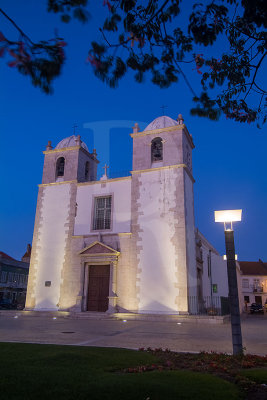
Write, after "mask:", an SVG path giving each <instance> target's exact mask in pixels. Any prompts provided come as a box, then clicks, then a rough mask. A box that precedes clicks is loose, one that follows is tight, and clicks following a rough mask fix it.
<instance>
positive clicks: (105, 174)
mask: <svg viewBox="0 0 267 400" xmlns="http://www.w3.org/2000/svg"><path fill="white" fill-rule="evenodd" d="M102 168H103V169H104V170H105V172H104V175H103V176H102V177H101V178H100V180H101V181H106V180H107V179H108V175H107V169H108V168H109V166H108V165H107V164H105V165H104V167H102Z"/></svg>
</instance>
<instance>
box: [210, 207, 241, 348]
mask: <svg viewBox="0 0 267 400" xmlns="http://www.w3.org/2000/svg"><path fill="white" fill-rule="evenodd" d="M241 215H242V210H222V211H215V222H223V223H224V234H225V248H226V259H227V275H228V287H229V298H230V315H231V328H232V343H233V354H234V355H237V354H243V345H242V332H241V323H240V311H239V301H238V287H237V277H236V262H235V244H234V231H233V222H235V221H241Z"/></svg>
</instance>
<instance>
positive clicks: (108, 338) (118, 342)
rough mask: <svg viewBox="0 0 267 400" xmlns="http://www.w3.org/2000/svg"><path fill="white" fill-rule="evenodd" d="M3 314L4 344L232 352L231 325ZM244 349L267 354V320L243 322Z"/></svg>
mask: <svg viewBox="0 0 267 400" xmlns="http://www.w3.org/2000/svg"><path fill="white" fill-rule="evenodd" d="M53 318H55V317H53V316H38V317H32V316H24V315H23V313H20V314H19V313H18V314H16V313H14V314H12V313H7V314H5V313H3V312H2V313H1V315H0V341H1V342H23V343H52V344H64V345H80V346H99V347H123V348H130V349H138V348H140V347H152V348H157V347H162V348H169V349H171V350H174V351H185V352H187V351H190V352H199V351H217V352H227V353H231V352H232V341H231V340H232V338H231V325H230V323H226V324H222V325H220V324H218V325H217V324H207V323H201V324H196V323H192V322H184V323H177V322H173V321H172V322H162V321H160V322H155V321H125V322H123V321H121V320H114V319H100V320H97V319H70V318H63V317H57V318H56V319H53ZM242 334H243V346H244V347H245V348H246V352H247V353H252V354H259V355H266V354H267V315H266V314H265V315H264V316H263V315H245V316H244V317H242Z"/></svg>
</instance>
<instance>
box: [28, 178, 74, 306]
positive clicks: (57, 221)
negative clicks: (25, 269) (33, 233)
mask: <svg viewBox="0 0 267 400" xmlns="http://www.w3.org/2000/svg"><path fill="white" fill-rule="evenodd" d="M69 193H70V185H69V184H63V185H53V186H45V187H44V194H43V202H42V209H41V224H40V227H39V243H38V251H37V265H36V267H37V268H36V270H37V275H36V286H35V294H36V302H35V310H57V309H58V306H57V304H58V302H59V295H60V285H61V272H62V268H63V263H64V257H65V246H66V239H67V228H66V226H65V224H66V222H67V220H68V216H69V206H70V194H69ZM46 281H51V286H50V287H46V286H45V282H46Z"/></svg>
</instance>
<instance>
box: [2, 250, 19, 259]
mask: <svg viewBox="0 0 267 400" xmlns="http://www.w3.org/2000/svg"><path fill="white" fill-rule="evenodd" d="M0 257H3V258H7V259H8V260H15V258H13V257H10V256H9V255H8V254H6V253H4V252H3V251H0Z"/></svg>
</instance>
